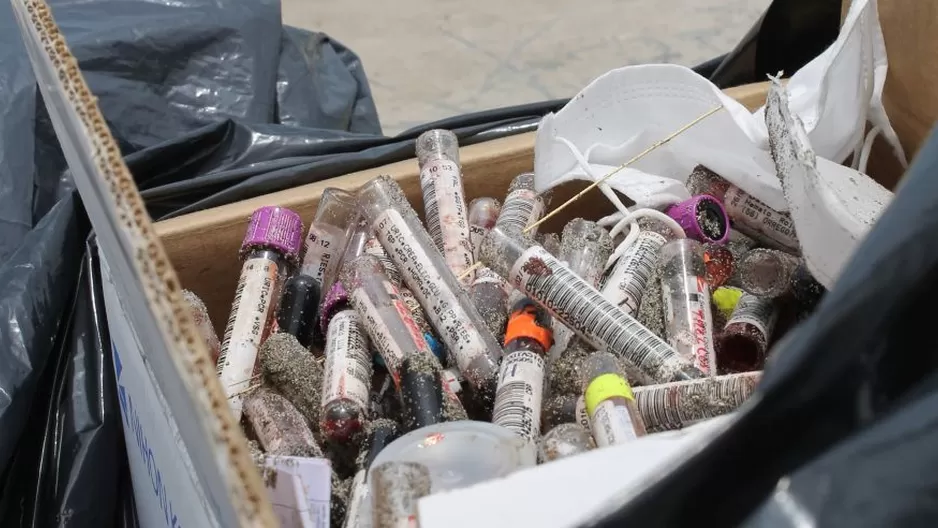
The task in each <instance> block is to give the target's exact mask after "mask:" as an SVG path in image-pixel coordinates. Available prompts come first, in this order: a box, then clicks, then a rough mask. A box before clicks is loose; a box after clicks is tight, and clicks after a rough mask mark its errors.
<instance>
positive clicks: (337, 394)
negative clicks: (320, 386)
mask: <svg viewBox="0 0 938 528" xmlns="http://www.w3.org/2000/svg"><path fill="white" fill-rule="evenodd" d="M371 373H372V369H371V353H370V351H369V350H368V341H367V340H366V339H365V334H364V333H363V332H362V321H361V318H360V317H359V316H358V314H357V313H355V310H342V311H341V312H339V313H337V314H336V315H335V316H334V317H333V318H332V320H331V321H329V328H328V329H327V331H326V372H325V377H324V378H323V381H324V388H325V390H324V394H323V395H322V405H323V407H325V406H326V405H327V404H328V403H330V402H333V401H335V400H338V399H342V398H344V399H349V400H352V401H353V402H355V403H356V404H358V405H360V406H361V408H363V409H367V408H368V402H369V398H368V397H369V394H370V393H371V390H370V386H371Z"/></svg>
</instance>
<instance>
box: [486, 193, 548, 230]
mask: <svg viewBox="0 0 938 528" xmlns="http://www.w3.org/2000/svg"><path fill="white" fill-rule="evenodd" d="M543 214H544V199H543V198H542V197H541V196H540V195H539V194H537V193H536V192H534V191H533V190H531V189H515V190H514V191H511V193H510V194H509V195H508V196H507V197H506V198H505V205H503V206H502V210H501V211H500V212H499V213H498V220H496V221H495V227H497V228H499V229H501V230H502V231H505V232H506V233H516V232H519V231H522V230H524V229H525V228H526V227H528V226H529V225H531V224H533V223H534V222H537V221H538V220H540V219H541V215H543ZM529 234H530V235H531V236H534V234H535V233H534V232H531V233H529Z"/></svg>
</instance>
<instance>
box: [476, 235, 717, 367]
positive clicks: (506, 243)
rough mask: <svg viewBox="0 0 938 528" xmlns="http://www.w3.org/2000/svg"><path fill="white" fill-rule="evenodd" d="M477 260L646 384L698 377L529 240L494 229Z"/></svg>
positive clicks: (657, 340)
mask: <svg viewBox="0 0 938 528" xmlns="http://www.w3.org/2000/svg"><path fill="white" fill-rule="evenodd" d="M482 261H483V262H485V263H486V264H487V265H488V266H489V267H491V268H492V269H493V270H494V271H495V272H496V273H498V274H500V275H502V276H503V277H507V278H508V279H509V283H510V284H511V285H512V286H514V287H516V288H518V289H519V290H522V291H523V292H524V293H526V294H527V295H528V297H530V298H531V299H532V300H534V301H536V302H537V303H538V304H540V305H541V306H543V307H544V308H546V309H547V311H548V312H550V313H551V315H552V316H554V317H556V318H558V319H559V320H560V321H561V322H563V323H564V324H566V325H567V326H569V327H570V328H571V329H573V330H574V331H575V332H576V333H577V334H578V335H579V336H580V337H582V338H583V339H584V340H585V341H586V342H587V343H589V344H590V345H592V346H593V347H595V348H598V349H600V350H608V351H609V352H612V353H613V354H615V355H617V356H619V357H624V358H626V359H628V360H629V361H630V362H631V363H633V364H634V365H635V366H636V367H638V368H639V369H640V370H641V371H642V372H643V373H645V374H647V375H648V376H649V377H650V378H651V379H653V380H656V381H659V382H666V381H675V380H684V379H694V378H698V377H701V376H703V373H702V372H700V371H699V370H697V369H696V368H695V367H694V366H693V364H692V363H691V362H690V361H688V360H687V359H685V358H683V357H682V356H680V355H678V354H677V353H676V352H675V350H674V349H673V348H671V347H670V346H669V345H668V344H667V343H665V342H664V341H662V340H661V338H659V337H658V336H656V335H654V334H653V333H651V332H650V331H649V330H648V329H647V328H645V327H644V326H642V325H640V324H639V323H638V322H637V321H636V320H635V319H633V318H632V317H631V316H630V315H628V314H626V313H625V312H624V311H622V310H621V309H620V308H619V307H617V306H616V305H614V304H612V303H611V302H609V301H608V300H606V299H605V298H604V297H603V296H602V295H600V293H599V292H598V291H597V290H596V289H595V288H593V287H592V286H590V285H589V284H588V283H587V282H586V281H584V280H583V279H581V278H579V277H578V276H577V275H576V274H574V273H572V272H571V271H570V270H569V268H567V267H566V266H564V265H563V264H562V263H561V262H560V261H558V260H557V259H556V258H555V257H554V256H552V255H551V254H550V253H548V252H547V251H546V250H544V248H542V247H540V246H537V245H534V244H533V242H532V241H531V240H530V239H529V238H527V237H524V236H521V235H520V234H515V235H509V234H507V233H505V232H503V231H502V230H501V229H499V228H498V227H495V228H493V229H492V230H491V231H490V232H489V234H488V235H487V236H486V238H485V241H484V242H483V244H482Z"/></svg>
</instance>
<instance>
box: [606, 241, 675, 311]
mask: <svg viewBox="0 0 938 528" xmlns="http://www.w3.org/2000/svg"><path fill="white" fill-rule="evenodd" d="M665 242H667V240H666V239H665V238H664V237H663V236H661V235H659V234H658V233H655V232H653V231H642V233H641V234H640V235H639V236H638V239H637V240H636V241H635V243H634V244H633V245H632V247H630V248H629V249H628V250H626V252H625V254H624V255H622V257H621V258H620V259H619V262H617V263H616V266H615V268H613V270H612V274H610V275H609V278H608V279H607V280H606V284H605V286H604V287H603V291H602V294H603V295H604V296H605V297H606V298H607V299H609V300H610V301H611V302H612V303H613V304H615V305H617V306H619V307H620V308H622V309H623V310H624V311H625V313H627V314H629V315H635V314H636V313H637V312H638V307H639V304H641V302H642V296H643V295H644V293H645V289H646V288H647V287H648V280H649V279H650V278H651V275H652V273H654V271H655V265H656V263H657V261H658V253H659V251H660V250H661V246H663V245H664V244H665Z"/></svg>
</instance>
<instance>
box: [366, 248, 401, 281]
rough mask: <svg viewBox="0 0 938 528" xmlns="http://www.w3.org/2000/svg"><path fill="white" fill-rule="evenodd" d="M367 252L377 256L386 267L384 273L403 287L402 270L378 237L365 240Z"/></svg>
mask: <svg viewBox="0 0 938 528" xmlns="http://www.w3.org/2000/svg"><path fill="white" fill-rule="evenodd" d="M365 253H366V254H368V255H371V256H373V257H376V258H377V259H378V261H379V262H381V265H382V266H383V267H384V274H385V275H387V277H388V280H389V281H391V284H393V285H395V286H397V287H398V288H400V287H401V284H403V282H402V278H401V271H400V270H399V269H397V265H396V264H394V261H392V260H391V258H390V257H388V253H387V252H386V251H385V250H384V248H383V247H381V242H379V241H378V239H377V238H376V237H371V238H369V239H368V241H367V242H365Z"/></svg>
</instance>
